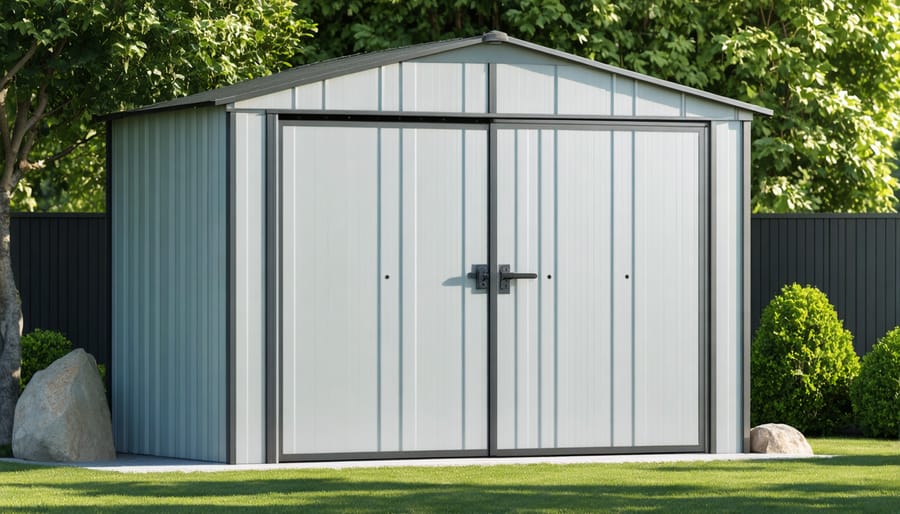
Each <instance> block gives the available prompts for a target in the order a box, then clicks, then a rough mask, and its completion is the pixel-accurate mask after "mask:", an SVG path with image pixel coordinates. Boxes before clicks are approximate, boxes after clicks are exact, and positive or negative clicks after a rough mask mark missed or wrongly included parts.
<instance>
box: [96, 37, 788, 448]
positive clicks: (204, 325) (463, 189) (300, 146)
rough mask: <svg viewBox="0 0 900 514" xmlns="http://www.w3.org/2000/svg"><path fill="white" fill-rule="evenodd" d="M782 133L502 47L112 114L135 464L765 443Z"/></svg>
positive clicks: (122, 443) (128, 428) (124, 353)
mask: <svg viewBox="0 0 900 514" xmlns="http://www.w3.org/2000/svg"><path fill="white" fill-rule="evenodd" d="M754 114H761V115H769V114H771V111H769V110H768V109H764V108H760V107H757V106H754V105H751V104H747V103H744V102H740V101H736V100H732V99H729V98H723V97H720V96H716V95H712V94H709V93H705V92H702V91H698V90H695V89H692V88H688V87H685V86H681V85H678V84H674V83H670V82H666V81H663V80H659V79H656V78H652V77H648V76H645V75H641V74H638V73H634V72H630V71H626V70H622V69H619V68H616V67H612V66H607V65H604V64H600V63H597V62H594V61H591V60H587V59H583V58H580V57H576V56H574V55H570V54H566V53H562V52H558V51H555V50H551V49H548V48H544V47H541V46H538V45H534V44H531V43H528V42H525V41H521V40H518V39H514V38H512V37H508V36H507V35H506V34H503V33H502V32H490V33H488V34H485V35H484V36H481V37H474V38H467V39H459V40H451V41H442V42H437V43H430V44H424V45H416V46H411V47H406V48H398V49H394V50H388V51H383V52H377V53H372V54H366V55H358V56H352V57H346V58H341V59H335V60H331V61H326V62H322V63H317V64H311V65H307V66H301V67H298V68H295V69H291V70H288V71H285V72H282V73H279V74H276V75H273V76H270V77H265V78H260V79H256V80H252V81H248V82H245V83H241V84H237V85H234V86H230V87H225V88H221V89H217V90H214V91H209V92H205V93H201V94H198V95H193V96H189V97H186V98H181V99H177V100H173V101H170V102H165V103H161V104H157V105H153V106H150V107H146V108H143V109H139V110H136V111H131V112H127V113H121V114H119V115H114V116H112V117H110V119H109V120H108V121H107V123H108V129H109V130H108V137H109V145H108V148H109V171H110V175H111V185H112V203H111V216H112V245H113V250H112V263H113V276H112V288H113V312H112V320H113V328H112V364H111V373H112V399H113V403H112V412H113V425H114V434H115V439H116V446H117V448H118V450H119V451H123V452H131V453H140V454H150V455H160V456H169V457H181V458H191V459H201V460H210V461H221V462H233V463H254V462H278V461H291V460H329V459H357V458H359V459H366V458H397V457H431V456H510V455H561V454H593V453H639V452H713V453H716V452H729V453H730V452H741V451H748V450H749V448H748V432H749V377H748V370H749V368H748V364H749V362H748V359H749V334H748V330H749V320H748V313H749V308H750V301H749V294H750V289H749V287H748V286H747V284H748V280H749V237H750V234H749V207H748V206H749V176H750V169H749V159H750V123H751V119H752V118H753V115H754Z"/></svg>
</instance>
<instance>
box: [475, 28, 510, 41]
mask: <svg viewBox="0 0 900 514" xmlns="http://www.w3.org/2000/svg"><path fill="white" fill-rule="evenodd" d="M507 41H509V36H507V35H506V32H501V31H499V30H492V31H490V32H488V33H487V34H485V35H483V36H481V42H482V43H505V42H507Z"/></svg>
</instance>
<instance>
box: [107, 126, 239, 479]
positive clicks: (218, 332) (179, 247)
mask: <svg viewBox="0 0 900 514" xmlns="http://www.w3.org/2000/svg"><path fill="white" fill-rule="evenodd" d="M225 123H226V117H225V114H224V109H223V108H205V109H193V110H185V111H178V112H170V113H162V114H149V115H144V116H141V117H131V118H125V119H121V120H116V121H115V122H113V126H112V138H113V139H112V162H111V166H112V183H113V194H112V198H113V201H112V225H113V226H112V237H113V239H112V240H113V251H112V261H113V262H112V266H113V275H112V286H113V305H112V331H113V341H112V365H111V369H110V373H111V374H112V400H113V401H112V403H113V409H112V411H113V413H114V419H113V427H114V435H115V439H116V447H117V449H118V450H119V451H124V452H130V453H140V454H148V455H161V456H168V457H180V458H188V459H199V460H209V461H223V460H225V458H226V454H225V444H226V441H225V433H226V432H225V429H226V427H225V423H226V420H225V390H226V384H225V371H226V370H225V350H226V338H225V332H226V305H225V284H226V269H225V259H226V246H225V245H226V233H225V232H226V218H227V217H226V213H225V200H226V177H227V174H226V158H227V152H226V140H225V139H226V137H225V134H226V130H225Z"/></svg>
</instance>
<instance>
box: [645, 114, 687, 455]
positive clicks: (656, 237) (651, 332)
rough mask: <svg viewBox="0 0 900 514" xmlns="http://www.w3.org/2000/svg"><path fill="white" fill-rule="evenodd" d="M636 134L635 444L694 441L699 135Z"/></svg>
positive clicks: (659, 444)
mask: <svg viewBox="0 0 900 514" xmlns="http://www.w3.org/2000/svg"><path fill="white" fill-rule="evenodd" d="M634 137H635V140H634V155H635V158H634V159H635V166H634V256H635V259H634V260H635V262H634V362H635V365H634V405H635V412H634V424H635V445H636V446H668V445H696V444H700V440H699V423H700V410H699V409H700V398H699V391H700V383H699V379H700V373H699V366H700V355H699V351H700V348H699V346H698V344H697V341H699V340H700V336H701V334H700V313H699V312H698V311H699V309H698V306H699V305H700V297H699V286H698V284H700V283H701V279H700V267H699V266H698V263H699V262H701V256H700V243H699V242H700V233H699V225H700V224H699V223H698V220H699V207H700V205H699V202H698V201H697V192H698V191H699V189H700V187H699V182H698V181H699V174H698V173H697V171H696V170H697V168H698V166H699V162H698V158H699V156H698V154H699V152H698V151H697V148H698V145H699V134H697V133H677V132H638V133H636V134H635V136H634Z"/></svg>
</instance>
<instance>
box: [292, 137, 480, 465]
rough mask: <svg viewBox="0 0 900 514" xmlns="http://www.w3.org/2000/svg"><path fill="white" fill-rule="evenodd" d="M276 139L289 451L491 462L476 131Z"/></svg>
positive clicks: (478, 141) (478, 149) (478, 146)
mask: <svg viewBox="0 0 900 514" xmlns="http://www.w3.org/2000/svg"><path fill="white" fill-rule="evenodd" d="M284 131H285V132H284V178H283V180H284V195H285V198H286V201H285V212H284V235H283V252H284V254H283V261H284V263H283V268H284V275H283V279H284V283H283V292H282V295H283V302H284V313H285V314H284V328H283V334H284V335H283V338H284V341H283V354H284V369H283V378H282V380H283V383H284V396H283V401H284V407H283V408H284V414H283V416H284V419H283V428H284V435H283V438H284V440H283V451H284V452H285V453H288V454H297V453H323V452H360V451H413V450H454V449H475V448H482V449H483V448H486V446H487V296H486V295H485V294H483V293H475V292H474V291H473V290H472V284H473V281H472V280H471V279H469V278H467V276H466V274H467V272H468V271H469V270H470V269H471V266H472V265H473V264H483V263H486V262H487V246H486V245H487V219H486V216H487V195H486V192H485V189H484V184H485V182H486V179H487V132H486V130H461V129H452V128H451V129H426V128H421V129H414V128H399V127H391V128H387V127H386V128H377V127H365V128H360V127H349V126H314V127H298V126H288V127H285V129H284ZM346 148H352V149H353V151H352V152H347V151H344V150H345V149H346ZM287 199H290V200H289V201H288V200H287ZM310 270H312V271H310Z"/></svg>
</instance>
